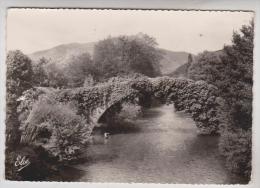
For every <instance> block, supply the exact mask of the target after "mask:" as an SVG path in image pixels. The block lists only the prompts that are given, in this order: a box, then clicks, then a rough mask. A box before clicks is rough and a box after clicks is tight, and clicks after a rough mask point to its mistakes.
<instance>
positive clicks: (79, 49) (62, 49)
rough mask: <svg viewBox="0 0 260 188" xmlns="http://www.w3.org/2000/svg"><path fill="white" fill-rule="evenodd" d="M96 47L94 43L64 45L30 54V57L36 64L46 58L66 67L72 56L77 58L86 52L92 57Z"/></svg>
mask: <svg viewBox="0 0 260 188" xmlns="http://www.w3.org/2000/svg"><path fill="white" fill-rule="evenodd" d="M94 46H95V43H94V42H91V43H70V44H62V45H59V46H56V47H53V48H50V49H47V50H42V51H37V52H34V53H32V54H29V57H30V58H31V59H32V60H33V61H35V62H36V61H38V60H39V59H40V58H42V57H45V58H46V59H50V60H51V61H52V62H55V63H59V64H61V65H64V64H66V62H67V60H68V59H69V58H70V57H71V56H77V55H80V54H82V53H85V52H88V53H89V54H90V55H92V54H93V50H94Z"/></svg>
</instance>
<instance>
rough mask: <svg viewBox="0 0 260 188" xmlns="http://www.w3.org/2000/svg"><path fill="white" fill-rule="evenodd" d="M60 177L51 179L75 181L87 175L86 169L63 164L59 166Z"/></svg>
mask: <svg viewBox="0 0 260 188" xmlns="http://www.w3.org/2000/svg"><path fill="white" fill-rule="evenodd" d="M59 171H60V172H59V174H60V176H59V178H55V179H54V180H50V181H68V182H75V181H77V180H78V179H80V178H81V177H82V176H84V175H86V172H85V171H84V170H80V169H77V168H74V167H71V166H63V167H60V168H59ZM57 179H59V180H57Z"/></svg>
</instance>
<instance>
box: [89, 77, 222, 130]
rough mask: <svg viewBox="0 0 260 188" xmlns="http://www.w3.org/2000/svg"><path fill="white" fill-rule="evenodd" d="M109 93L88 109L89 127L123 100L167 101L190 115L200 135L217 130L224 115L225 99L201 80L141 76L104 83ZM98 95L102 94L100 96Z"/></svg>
mask: <svg viewBox="0 0 260 188" xmlns="http://www.w3.org/2000/svg"><path fill="white" fill-rule="evenodd" d="M106 87H109V88H110V89H109V90H107V91H109V92H110V94H107V95H106V97H104V96H103V98H106V99H103V101H102V102H98V103H97V104H98V105H97V106H96V107H94V108H93V109H92V110H90V113H88V117H89V119H90V123H92V124H93V127H95V126H98V125H99V122H100V119H101V118H102V117H103V115H104V114H106V113H107V111H113V110H116V109H118V106H120V105H122V104H124V103H134V104H138V105H141V106H142V105H143V104H140V103H142V101H140V99H142V98H145V99H146V98H148V97H155V98H157V99H159V100H160V101H162V103H171V104H173V105H174V106H175V109H176V110H177V111H182V110H183V111H185V112H187V113H189V114H191V116H192V118H193V120H194V121H195V123H196V126H197V128H198V132H199V133H200V134H212V133H219V131H220V127H221V126H224V125H225V123H226V121H227V117H226V114H227V113H225V111H226V110H227V109H226V105H225V101H224V100H223V99H222V98H221V97H219V96H218V91H217V88H216V87H215V86H213V85H210V84H207V83H206V82H204V81H197V82H195V81H192V80H187V79H176V78H170V77H159V78H141V79H135V80H131V81H126V82H121V83H112V84H111V86H106ZM101 98H102V97H101Z"/></svg>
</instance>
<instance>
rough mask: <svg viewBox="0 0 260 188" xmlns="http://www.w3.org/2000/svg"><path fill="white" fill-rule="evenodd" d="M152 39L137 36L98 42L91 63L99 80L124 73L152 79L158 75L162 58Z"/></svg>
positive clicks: (140, 35)
mask: <svg viewBox="0 0 260 188" xmlns="http://www.w3.org/2000/svg"><path fill="white" fill-rule="evenodd" d="M156 45H157V43H156V41H155V39H154V38H152V37H150V36H148V35H145V34H138V35H134V36H120V37H115V38H112V37H109V38H107V39H105V40H102V41H100V42H99V43H98V44H97V45H96V46H95V49H94V55H93V61H94V64H95V67H97V68H98V70H97V74H98V77H100V78H101V79H102V78H103V79H104V78H109V77H113V76H117V75H119V74H125V73H133V72H136V73H141V74H144V75H146V76H150V77H154V76H158V75H160V68H159V61H160V59H161V58H162V56H161V54H160V51H159V50H158V49H157V48H156Z"/></svg>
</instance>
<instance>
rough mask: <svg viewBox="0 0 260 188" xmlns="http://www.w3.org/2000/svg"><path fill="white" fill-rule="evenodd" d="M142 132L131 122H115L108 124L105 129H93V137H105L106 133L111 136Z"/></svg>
mask: <svg viewBox="0 0 260 188" xmlns="http://www.w3.org/2000/svg"><path fill="white" fill-rule="evenodd" d="M139 131H140V127H139V126H138V125H136V124H134V123H132V122H131V121H122V122H113V123H110V124H106V126H103V127H95V128H94V129H93V135H103V134H104V133H105V132H108V133H109V134H111V135H113V134H122V133H123V134H127V133H136V132H139Z"/></svg>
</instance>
